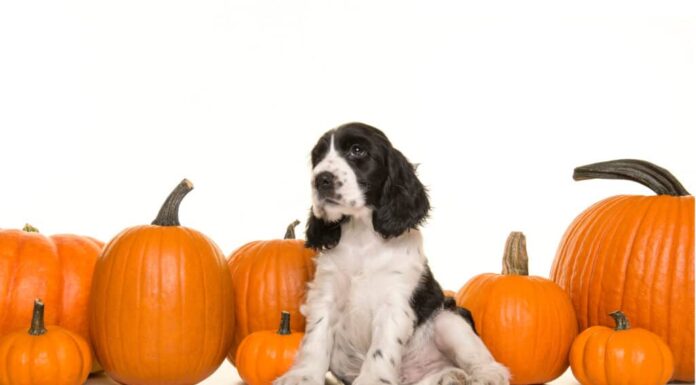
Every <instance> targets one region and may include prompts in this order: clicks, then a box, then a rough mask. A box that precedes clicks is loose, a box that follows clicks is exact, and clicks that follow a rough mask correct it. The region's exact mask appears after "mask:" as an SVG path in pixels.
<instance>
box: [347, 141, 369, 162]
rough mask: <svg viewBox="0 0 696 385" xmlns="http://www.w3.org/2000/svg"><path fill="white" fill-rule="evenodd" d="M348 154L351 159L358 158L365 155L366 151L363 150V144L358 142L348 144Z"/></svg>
mask: <svg viewBox="0 0 696 385" xmlns="http://www.w3.org/2000/svg"><path fill="white" fill-rule="evenodd" d="M348 155H349V156H350V157H351V158H353V159H360V158H363V157H365V155H367V151H365V148H364V147H363V146H361V145H359V144H354V145H352V146H350V150H348Z"/></svg>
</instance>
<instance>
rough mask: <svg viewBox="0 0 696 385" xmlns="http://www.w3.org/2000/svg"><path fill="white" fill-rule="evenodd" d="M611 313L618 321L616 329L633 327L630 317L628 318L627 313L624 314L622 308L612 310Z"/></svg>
mask: <svg viewBox="0 0 696 385" xmlns="http://www.w3.org/2000/svg"><path fill="white" fill-rule="evenodd" d="M609 315H610V316H611V318H613V319H614V322H616V327H615V328H614V330H627V329H629V328H630V327H631V324H630V323H629V322H628V318H626V314H624V313H623V312H622V311H621V310H617V311H614V312H611V313H609Z"/></svg>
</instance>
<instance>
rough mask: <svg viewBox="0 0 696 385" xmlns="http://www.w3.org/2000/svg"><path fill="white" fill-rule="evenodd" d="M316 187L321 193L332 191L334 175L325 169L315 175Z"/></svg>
mask: <svg viewBox="0 0 696 385" xmlns="http://www.w3.org/2000/svg"><path fill="white" fill-rule="evenodd" d="M314 187H316V188H317V190H318V191H319V192H321V193H330V192H333V190H334V175H333V173H331V172H328V171H324V172H322V173H320V174H318V175H317V176H316V177H314Z"/></svg>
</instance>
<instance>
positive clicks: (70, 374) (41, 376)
mask: <svg viewBox="0 0 696 385" xmlns="http://www.w3.org/2000/svg"><path fill="white" fill-rule="evenodd" d="M33 313H34V315H33V318H32V320H31V328H29V332H28V333H27V332H26V329H25V330H22V331H16V332H13V333H10V334H6V335H5V336H3V337H2V338H0V385H80V384H83V383H84V382H85V381H86V380H87V376H89V371H90V369H91V368H92V354H91V353H90V349H89V346H88V345H87V342H86V341H85V340H84V339H83V338H82V337H80V336H79V335H77V334H75V333H73V332H71V331H69V330H67V329H64V328H62V327H60V326H48V327H45V326H44V304H43V302H41V300H40V299H37V300H35V301H34V311H33Z"/></svg>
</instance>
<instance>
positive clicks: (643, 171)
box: [573, 159, 691, 196]
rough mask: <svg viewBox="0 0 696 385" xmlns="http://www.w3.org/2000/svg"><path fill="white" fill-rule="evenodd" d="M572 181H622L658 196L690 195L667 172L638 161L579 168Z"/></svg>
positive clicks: (601, 163) (620, 160)
mask: <svg viewBox="0 0 696 385" xmlns="http://www.w3.org/2000/svg"><path fill="white" fill-rule="evenodd" d="M573 179H574V180H578V181H580V180H586V179H624V180H630V181H633V182H637V183H640V184H642V185H643V186H646V187H647V188H649V189H651V190H652V191H654V192H655V193H656V194H658V195H671V196H685V195H691V194H689V192H688V191H686V189H685V188H684V186H682V184H681V183H680V182H679V181H678V180H677V178H675V177H674V175H672V174H671V173H670V172H669V171H667V170H665V169H664V168H662V167H659V166H656V165H654V164H652V163H650V162H646V161H644V160H638V159H617V160H610V161H607V162H599V163H593V164H588V165H585V166H580V167H577V168H576V169H575V171H574V172H573Z"/></svg>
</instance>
